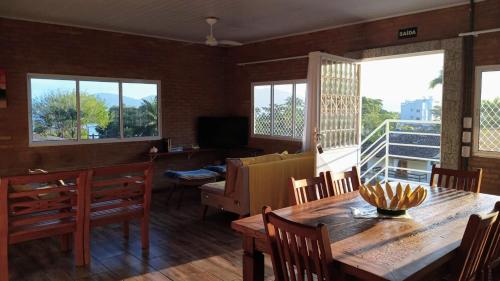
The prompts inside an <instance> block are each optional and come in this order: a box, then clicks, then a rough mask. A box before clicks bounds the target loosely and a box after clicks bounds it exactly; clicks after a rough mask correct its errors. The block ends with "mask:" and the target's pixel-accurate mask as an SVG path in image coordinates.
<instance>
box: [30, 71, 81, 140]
mask: <svg viewBox="0 0 500 281" xmlns="http://www.w3.org/2000/svg"><path fill="white" fill-rule="evenodd" d="M30 87H31V120H32V130H33V131H32V132H33V141H35V142H36V141H61V140H76V139H77V119H76V118H77V109H76V81H74V80H57V79H39V78H31V79H30Z"/></svg>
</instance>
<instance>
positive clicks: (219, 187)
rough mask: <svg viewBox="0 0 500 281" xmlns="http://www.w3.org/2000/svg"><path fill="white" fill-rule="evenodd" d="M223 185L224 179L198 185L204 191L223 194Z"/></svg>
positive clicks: (224, 183) (224, 184)
mask: <svg viewBox="0 0 500 281" xmlns="http://www.w3.org/2000/svg"><path fill="white" fill-rule="evenodd" d="M225 186H226V181H216V182H211V183H207V184H204V185H202V186H201V187H200V189H201V190H202V191H205V192H210V193H219V194H224V188H225Z"/></svg>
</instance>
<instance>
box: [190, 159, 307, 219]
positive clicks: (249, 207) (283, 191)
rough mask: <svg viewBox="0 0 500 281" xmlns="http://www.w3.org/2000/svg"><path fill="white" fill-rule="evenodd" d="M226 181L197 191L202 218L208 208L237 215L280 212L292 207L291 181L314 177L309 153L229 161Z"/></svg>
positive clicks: (205, 186)
mask: <svg viewBox="0 0 500 281" xmlns="http://www.w3.org/2000/svg"><path fill="white" fill-rule="evenodd" d="M226 165H227V169H226V171H227V172H226V180H225V181H220V182H214V183H208V184H205V185H203V186H201V187H200V189H201V203H202V205H203V206H204V211H203V216H205V214H206V212H207V209H208V207H215V208H219V209H223V210H225V211H229V212H232V213H235V214H238V215H239V216H240V217H244V216H247V215H254V214H259V213H260V212H261V209H262V206H264V205H266V206H270V207H272V208H273V209H279V208H283V207H286V206H290V205H291V194H290V189H289V186H288V181H289V178H290V177H295V178H308V177H312V176H313V173H314V156H313V154H312V153H299V154H288V153H286V152H284V153H274V154H267V155H262V156H257V157H249V158H228V159H227V160H226Z"/></svg>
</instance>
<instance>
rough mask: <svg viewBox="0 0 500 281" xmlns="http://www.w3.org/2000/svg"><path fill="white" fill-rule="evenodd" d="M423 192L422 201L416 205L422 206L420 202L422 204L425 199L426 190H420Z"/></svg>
mask: <svg viewBox="0 0 500 281" xmlns="http://www.w3.org/2000/svg"><path fill="white" fill-rule="evenodd" d="M422 190H423V192H422V193H423V196H422V199H421V200H420V202H419V203H418V204H419V205H420V204H422V202H424V200H425V199H426V198H427V189H424V188H422Z"/></svg>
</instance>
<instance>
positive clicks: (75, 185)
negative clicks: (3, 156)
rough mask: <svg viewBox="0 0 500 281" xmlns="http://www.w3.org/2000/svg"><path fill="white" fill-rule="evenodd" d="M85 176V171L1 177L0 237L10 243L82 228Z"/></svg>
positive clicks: (81, 229)
mask: <svg viewBox="0 0 500 281" xmlns="http://www.w3.org/2000/svg"><path fill="white" fill-rule="evenodd" d="M86 178H87V172H86V171H72V172H58V173H47V174H36V175H28V176H16V177H5V178H2V179H1V180H0V208H1V209H0V224H1V225H0V229H2V230H3V231H0V232H1V235H0V236H4V237H1V239H4V238H6V237H5V235H8V236H9V243H10V244H14V243H18V242H22V241H27V240H33V239H38V238H43V237H50V236H54V235H59V234H63V233H70V232H77V231H83V220H84V207H85V205H84V203H85V202H84V200H85V197H84V193H85V181H86ZM61 181H62V182H64V185H61V184H60V182H61Z"/></svg>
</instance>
